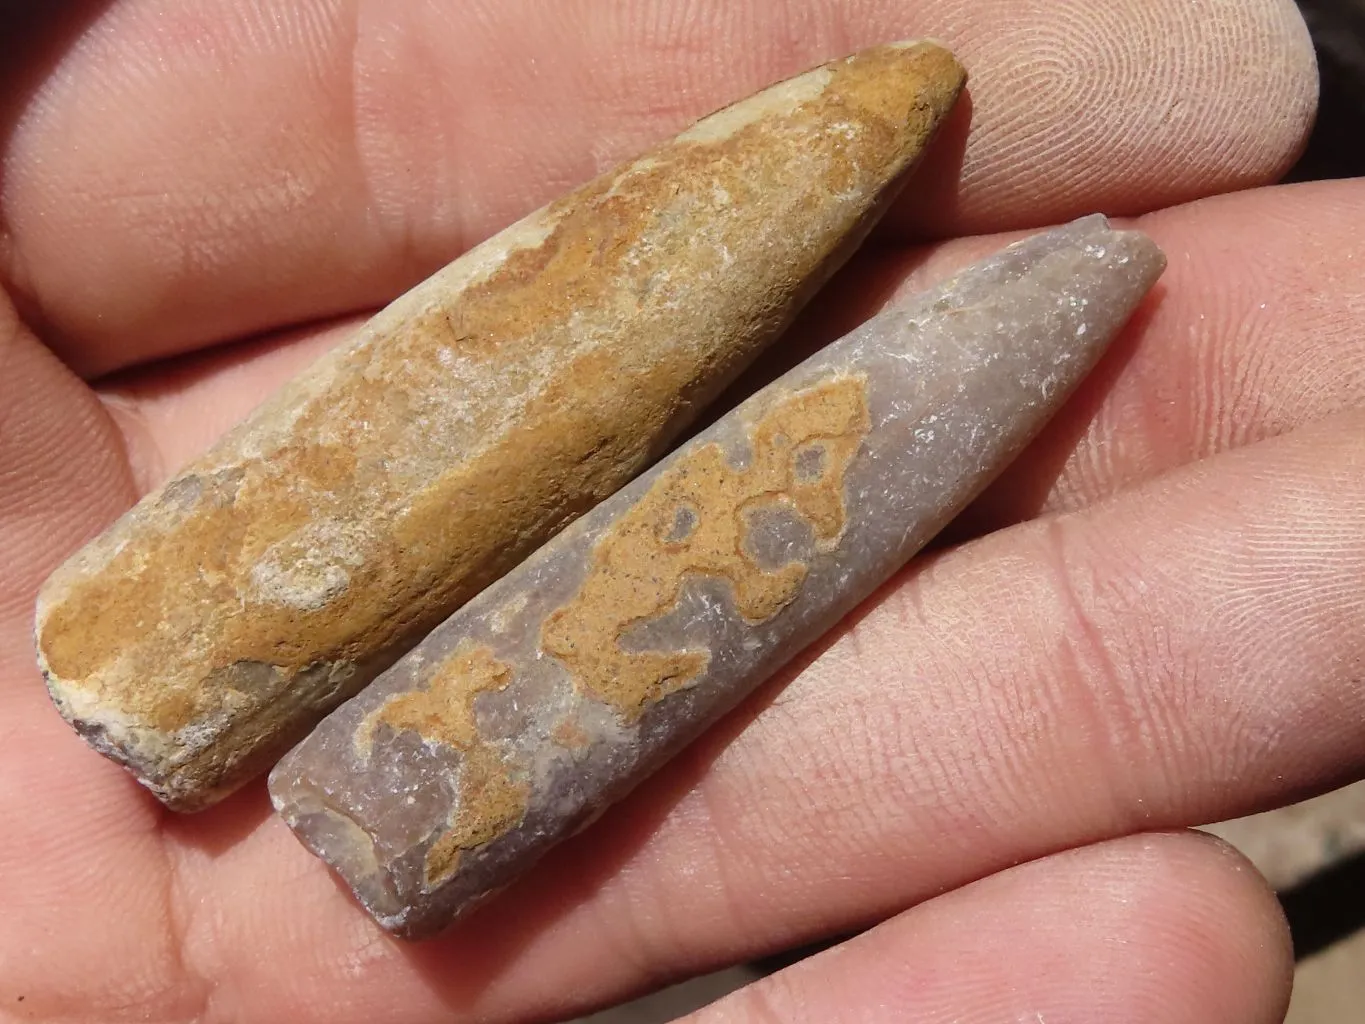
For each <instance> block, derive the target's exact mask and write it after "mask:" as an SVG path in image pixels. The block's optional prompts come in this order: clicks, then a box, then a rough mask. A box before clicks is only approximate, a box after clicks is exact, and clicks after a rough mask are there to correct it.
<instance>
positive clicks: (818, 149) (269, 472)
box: [37, 43, 964, 810]
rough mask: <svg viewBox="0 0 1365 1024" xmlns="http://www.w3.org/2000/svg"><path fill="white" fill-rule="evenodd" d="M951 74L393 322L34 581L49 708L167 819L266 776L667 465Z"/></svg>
mask: <svg viewBox="0 0 1365 1024" xmlns="http://www.w3.org/2000/svg"><path fill="white" fill-rule="evenodd" d="M963 77H964V76H963V72H962V69H961V67H960V66H959V65H958V63H957V62H956V61H955V60H954V59H953V57H952V55H951V54H949V53H948V52H947V51H945V50H944V49H942V48H941V47H938V46H935V45H933V44H928V43H907V44H898V45H891V46H883V47H877V48H874V49H870V50H866V51H863V52H861V53H859V54H856V55H854V56H852V57H848V58H846V59H843V60H837V61H833V62H831V63H829V64H827V65H824V66H822V67H820V68H817V69H815V70H813V71H810V72H808V73H806V74H804V75H801V76H798V77H796V78H793V79H791V80H789V81H787V82H785V83H782V84H779V85H776V86H774V87H773V88H771V89H768V90H766V91H764V92H762V93H759V94H757V95H756V96H754V97H752V98H750V99H748V100H745V101H742V102H740V103H738V104H736V105H734V106H732V107H730V108H727V109H726V110H723V111H720V112H719V113H717V114H714V115H712V116H711V117H709V118H707V119H705V120H703V121H701V122H699V123H698V124H697V125H695V126H694V127H692V128H691V129H689V130H688V131H686V132H684V133H683V134H682V135H680V136H679V137H677V138H676V139H674V140H673V141H671V142H668V143H665V144H663V145H662V146H660V147H658V148H657V149H655V150H653V151H652V152H650V153H649V154H647V155H645V156H643V157H641V158H640V159H638V160H635V161H633V162H631V163H628V164H625V165H623V166H622V167H620V168H618V169H616V170H614V171H612V172H610V173H608V174H605V175H603V176H602V177H600V178H598V179H597V180H595V181H593V182H590V183H589V184H587V185H585V186H583V187H582V188H581V189H579V190H578V191H576V192H574V193H572V194H570V195H568V196H566V197H565V198H563V199H561V200H558V201H557V202H554V203H552V204H550V205H549V206H547V207H545V208H544V209H542V210H540V211H538V212H536V213H533V214H531V215H530V216H529V217H527V218H526V219H525V220H523V221H522V222H520V223H518V224H516V225H514V226H512V227H511V228H509V229H507V230H506V231H504V232H503V233H502V234H500V235H498V236H496V237H494V238H491V239H489V240H488V241H487V242H485V243H484V244H482V245H480V246H479V247H477V248H476V249H474V250H472V251H470V252H469V253H467V254H465V255H464V256H462V257H461V258H460V259H458V260H456V261H455V262H454V263H452V264H451V265H450V266H448V267H446V268H445V269H444V270H442V271H440V272H439V273H437V274H436V275H434V276H433V277H431V278H430V279H429V280H427V281H426V282H424V283H422V284H421V285H418V286H417V287H416V288H414V289H413V290H412V291H411V292H409V293H408V294H406V295H404V296H403V297H402V298H400V299H398V300H397V301H395V302H394V303H393V304H392V305H391V306H389V307H388V308H387V309H385V310H384V311H383V312H381V313H380V314H378V315H377V316H376V317H375V318H374V319H373V320H372V321H371V322H370V323H369V324H368V325H366V326H365V327H364V328H363V329H362V330H361V331H360V332H359V333H358V335H357V336H356V337H355V338H354V339H353V340H352V341H351V342H349V343H348V344H345V345H344V346H342V347H340V348H339V349H337V350H336V351H334V352H332V353H331V354H329V355H327V356H326V357H324V358H323V359H322V360H321V361H319V362H318V363H317V364H316V365H314V366H313V367H311V368H310V369H309V370H308V371H307V372H305V373H304V374H303V375H302V376H300V377H299V378H297V379H296V380H294V381H293V382H292V383H290V384H289V385H287V386H286V387H285V388H284V389H283V390H282V391H280V392H279V393H278V394H277V395H276V396H274V397H273V398H272V399H270V400H269V401H267V402H266V403H265V404H264V405H263V406H261V407H260V408H259V409H258V410H257V411H256V412H254V413H253V414H252V415H251V417H250V418H249V419H248V420H247V421H246V422H245V423H243V424H242V425H241V426H239V427H238V428H236V429H235V430H233V431H231V432H230V433H229V434H228V435H227V436H225V437H224V438H223V439H222V440H221V441H220V442H219V443H218V444H217V445H215V446H214V447H213V448H212V449H211V450H210V451H209V452H207V453H206V454H205V455H204V456H202V457H201V458H199V459H197V460H195V462H193V463H192V464H191V465H190V466H188V467H186V468H185V469H184V470H183V471H182V472H181V473H180V474H179V475H178V476H177V477H176V478H175V479H173V480H172V481H170V482H169V483H168V484H166V485H165V486H164V487H162V488H161V489H160V490H158V491H156V492H155V493H153V494H150V495H148V496H147V497H146V498H145V499H144V500H143V501H141V502H140V503H139V504H138V505H137V506H136V507H135V508H134V509H133V510H131V511H130V512H129V513H128V514H127V515H126V516H124V517H123V518H122V519H120V520H119V521H118V522H117V523H116V524H114V525H113V526H112V527H111V528H110V529H109V530H108V531H107V532H106V533H105V534H104V535H102V536H101V537H99V538H97V539H96V540H95V541H93V542H92V543H91V544H89V545H88V546H87V547H86V548H84V549H83V550H81V551H79V552H78V553H76V554H75V555H74V556H73V557H72V558H71V559H70V560H68V561H67V562H66V563H65V564H64V565H63V566H61V567H60V568H59V569H58V570H57V571H56V572H55V573H54V574H53V575H52V577H51V578H50V579H49V580H48V582H47V584H46V585H45V586H44V588H43V590H42V593H41V595H40V597H39V601H38V608H37V650H38V656H39V660H40V663H41V667H42V669H43V672H44V674H45V676H46V678H47V680H48V686H49V689H50V692H51V694H52V697H53V699H54V701H55V703H56V704H57V706H58V708H59V709H60V710H61V712H62V713H63V714H64V715H65V716H66V717H67V718H68V719H69V720H70V721H71V722H72V723H73V724H74V725H75V726H76V728H77V729H78V730H79V731H80V732H81V733H82V734H83V735H85V736H86V738H87V739H88V740H89V741H90V742H91V743H92V744H94V745H95V746H96V747H97V748H98V749H100V750H101V751H102V752H104V753H105V754H107V755H109V756H111V757H113V758H115V759H116V760H118V761H119V762H121V763H122V764H124V765H125V766H126V767H128V768H129V769H130V770H131V771H132V772H133V773H134V774H135V775H136V776H137V777H138V778H139V780H140V781H141V782H143V783H144V784H145V785H146V786H148V787H149V788H150V789H151V790H152V791H153V792H155V793H156V794H157V796H159V797H160V798H161V799H162V800H163V801H164V802H166V803H167V804H168V805H170V806H171V807H173V808H176V809H179V810H193V809H197V808H200V807H203V806H206V805H208V804H210V803H212V802H214V801H216V800H218V799H220V798H221V797H223V796H224V795H226V794H227V793H229V792H231V791H232V790H233V789H234V788H236V787H237V786H238V785H240V784H241V783H242V782H244V781H245V780H246V779H248V778H250V777H251V776H252V775H254V774H256V773H258V772H260V771H261V770H263V769H265V768H266V767H268V766H269V764H270V762H271V761H273V759H274V758H276V757H277V756H278V755H279V754H280V753H281V752H282V751H283V750H284V749H287V747H288V745H290V744H292V743H293V742H295V741H297V740H298V739H299V738H300V737H301V736H303V735H304V734H305V733H306V731H307V730H308V729H309V728H310V727H311V726H312V725H313V724H314V723H315V722H316V721H317V720H318V719H319V718H320V717H321V716H322V715H323V714H324V713H326V712H327V711H328V710H329V709H331V708H332V707H334V706H335V705H336V704H338V703H339V702H340V701H342V700H343V699H345V698H346V697H347V696H349V695H351V694H353V693H355V692H357V691H358V690H359V689H360V688H361V687H362V686H364V685H365V684H366V683H367V682H369V681H370V680H371V679H372V678H373V677H374V675H375V674H376V673H377V672H378V671H380V670H381V669H382V668H384V667H385V666H386V665H388V664H390V663H392V661H393V659H394V658H396V657H397V656H398V655H399V654H401V653H402V651H404V650H405V649H407V648H408V647H410V646H411V645H412V644H413V643H414V642H415V641H416V640H417V639H418V638H419V637H420V636H422V635H423V634H424V633H425V632H426V631H428V630H429V629H430V628H431V627H433V626H434V625H436V624H437V623H438V622H440V621H441V620H442V619H444V618H445V617H446V616H448V615H449V614H450V613H451V612H452V611H453V610H455V609H456V608H458V607H459V606H460V605H461V604H463V603H464V602H465V601H467V600H468V599H469V598H470V597H471V596H473V595H474V594H476V593H477V592H478V591H479V590H480V589H481V588H483V587H484V586H486V585H487V584H488V583H490V582H491V581H492V580H494V579H496V578H498V577H499V576H501V575H502V574H503V573H505V572H506V571H507V570H509V569H510V568H512V567H513V566H515V565H516V564H517V562H518V561H520V560H521V559H522V558H523V557H525V555H527V554H528V553H529V552H530V551H532V550H534V548H535V547H536V545H538V544H539V543H541V542H543V541H544V540H545V539H546V538H548V537H550V536H551V535H553V533H554V532H555V531H556V530H558V529H560V528H562V527H563V526H564V525H565V524H566V523H567V522H570V521H571V520H573V519H574V518H575V517H576V516H578V515H580V514H582V513H583V512H584V511H586V510H587V509H589V508H591V507H592V506H593V505H595V504H596V503H597V502H599V501H601V500H602V499H603V498H605V497H607V496H608V495H610V494H611V493H612V492H613V491H615V490H616V489H617V488H618V487H620V486H621V485H622V484H623V483H625V482H626V481H627V480H629V479H630V478H631V477H632V476H634V475H635V474H637V473H638V472H639V471H640V470H642V469H643V468H644V467H645V466H646V465H647V464H648V463H649V462H650V461H651V460H652V459H654V458H657V457H658V455H659V454H660V453H661V452H662V451H664V450H666V448H667V446H668V444H669V442H670V441H671V440H672V439H674V438H675V437H676V436H677V434H678V433H679V431H680V430H682V429H683V427H685V426H686V424H687V423H688V422H689V421H690V420H691V419H692V417H693V416H694V415H695V413H696V412H697V411H698V410H699V409H700V407H701V406H703V405H704V404H705V403H706V402H707V401H708V400H709V399H710V398H712V397H713V396H714V395H715V394H717V393H718V392H719V391H720V390H721V389H722V388H723V387H724V385H725V384H727V383H728V382H729V381H730V380H732V379H733V378H734V376H735V375H736V374H737V373H738V372H739V371H740V370H741V369H743V368H744V366H746V365H747V364H748V363H749V362H750V361H751V360H752V359H753V357H754V356H755V355H756V354H757V353H758V352H759V351H760V350H761V349H762V348H763V346H764V345H766V344H767V343H768V342H769V341H770V340H772V339H773V338H774V337H775V336H776V335H777V334H778V333H779V332H780V331H781V330H782V329H783V328H784V327H785V326H786V325H787V324H788V323H789V321H790V319H791V317H792V316H793V315H794V313H795V311H796V310H797V309H798V308H799V307H800V306H801V305H802V303H803V302H804V301H805V300H806V299H807V298H808V297H809V296H810V294H811V293H812V292H813V291H814V290H815V289H816V288H818V287H819V285H820V284H821V283H823V282H824V281H825V280H826V279H827V278H828V276H829V275H830V274H831V273H832V272H833V271H834V270H835V269H836V268H837V267H838V266H839V264H840V263H841V262H842V261H843V259H844V258H846V256H847V254H848V252H849V251H850V249H851V248H852V247H853V246H855V245H856V244H857V242H858V241H860V240H861V238H862V237H863V236H864V235H865V233H866V232H867V230H869V229H870V227H871V225H872V223H873V222H874V221H875V220H876V218H877V217H878V216H879V215H880V213H881V211H883V210H884V208H885V206H886V204H887V202H888V200H889V198H890V197H891V196H892V195H893V194H894V192H895V191H896V188H897V186H898V185H899V183H901V182H902V181H903V180H904V175H905V172H906V170H907V169H908V168H909V167H910V166H911V164H912V163H913V162H914V161H915V159H916V158H917V157H918V155H919V154H920V153H921V152H922V150H923V149H924V146H925V145H926V143H927V142H928V140H929V139H930V137H931V136H932V134H933V132H934V130H935V128H936V127H937V125H938V124H939V123H940V122H941V121H942V119H943V118H944V117H945V116H946V114H947V112H948V111H949V110H950V108H951V107H952V105H953V103H954V101H955V99H956V97H957V95H958V93H959V91H960V89H961V87H962V84H963ZM627 382H628V386H627Z"/></svg>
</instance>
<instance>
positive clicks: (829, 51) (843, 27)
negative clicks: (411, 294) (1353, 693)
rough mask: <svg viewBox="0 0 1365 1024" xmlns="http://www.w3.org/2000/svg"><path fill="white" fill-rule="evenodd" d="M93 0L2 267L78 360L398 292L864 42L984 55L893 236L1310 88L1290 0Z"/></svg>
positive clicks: (993, 215)
mask: <svg viewBox="0 0 1365 1024" xmlns="http://www.w3.org/2000/svg"><path fill="white" fill-rule="evenodd" d="M96 10H97V11H98V13H97V14H95V15H93V16H90V17H89V18H88V21H86V22H84V23H79V24H75V25H73V26H72V27H71V34H72V36H73V37H74V38H73V39H72V40H71V41H70V42H69V44H68V45H66V46H65V47H56V48H55V50H56V52H57V53H58V54H59V56H58V57H57V58H56V59H55V60H54V59H53V58H52V57H51V56H50V52H51V51H48V50H44V49H43V48H35V50H34V52H35V53H37V54H39V56H38V57H35V58H34V59H41V60H48V61H49V62H50V67H47V68H38V69H34V68H32V67H29V68H26V69H22V70H23V72H24V73H25V74H28V75H30V76H36V77H37V78H38V79H39V80H40V81H39V84H38V85H37V86H36V88H34V89H33V91H32V94H31V96H28V97H27V100H26V102H21V103H19V104H18V105H17V109H16V110H15V111H14V113H13V116H12V119H11V120H12V130H11V131H10V133H9V136H8V142H7V146H6V148H5V152H4V166H5V170H6V173H5V180H4V188H3V193H0V223H3V226H4V233H3V237H4V242H5V244H4V246H3V248H0V256H3V259H2V260H0V269H3V271H4V274H5V276H6V277H7V278H8V280H9V281H10V283H11V284H12V285H13V286H14V288H15V289H16V290H17V292H18V293H19V294H20V295H21V296H22V297H23V299H24V300H25V305H26V310H27V312H28V314H29V315H30V318H31V319H32V320H33V322H34V323H35V324H36V325H38V326H39V327H40V328H41V330H42V333H43V334H44V337H45V338H46V339H47V340H48V341H49V342H50V343H51V344H53V345H54V347H55V348H56V350H57V351H58V352H59V353H60V354H61V355H62V356H63V358H65V359H66V360H67V361H68V362H70V364H71V365H73V366H75V367H77V368H79V369H80V370H81V372H83V373H84V374H86V375H93V374H99V373H103V372H106V371H108V370H111V369H114V368H117V367H123V366H127V365H130V364H134V363H140V362H143V361H145V360H147V359H150V358H154V357H158V356H164V355H168V354H172V353H176V352H183V351H187V350H190V349H195V348H199V347H203V346H206V345H210V344H213V343H215V342H220V341H223V340H226V339H230V338H235V337H239V336H243V335H247V334H253V333H256V332H259V331H262V330H266V329H270V328H276V327H279V326H282V325H286V324H291V323H298V322H302V321H308V320H313V319H316V318H319V317H326V316H332V315H335V314H339V313H342V312H345V311H351V310H356V309H360V308H366V307H370V306H374V305H378V304H381V303H383V302H385V301H387V300H388V299H390V298H392V297H393V296H394V295H395V294H397V293H398V292H399V291H400V290H402V289H403V288H404V287H406V286H408V285H410V284H412V283H414V282H415V281H416V280H417V279H418V278H420V277H421V276H423V275H425V274H426V273H428V272H430V271H432V270H434V269H435V268H436V267H437V266H439V265H440V264H442V263H443V262H445V261H447V260H449V259H450V258H452V257H453V256H454V255H456V254H457V253H459V252H460V251H462V250H463V249H465V248H467V247H468V246H470V245H471V244H473V243H474V242H476V241H478V240H480V239H482V238H484V237H486V236H487V235H488V234H490V233H491V232H492V231H494V230H496V229H497V228H499V227H501V226H503V225H505V224H507V223H508V222H510V221H511V220H513V219H514V218H516V217H517V216H519V215H520V214H523V213H525V212H527V211H529V210H530V209H531V208H533V207H535V206H537V205H539V204H540V203H542V202H544V201H545V200H547V199H549V198H551V197H552V196H553V195H554V194H556V193H558V192H560V191H562V190H564V189H565V188H566V187H568V186H570V185H572V184H574V183H577V182H581V181H583V180H585V179H587V178H589V177H591V176H592V175H593V174H595V173H597V172H598V171H600V170H602V169H603V168H605V167H606V166H608V165H609V164H611V163H613V162H615V161H617V160H619V159H621V158H623V157H626V156H628V155H630V154H631V153H633V152H635V151H638V150H639V149H641V148H643V147H644V146H646V145H647V144H648V143H650V142H653V141H655V140H658V139H660V138H662V137H665V136H667V135H668V134H669V133H671V132H673V131H675V130H677V129H678V128H680V127H681V126H682V125H683V124H684V123H685V122H686V121H688V120H689V119H691V118H694V117H696V116H698V115H700V114H702V113H705V112H706V111H707V110H710V109H712V108H714V107H716V106H718V105H721V104H723V103H725V102H727V101H729V100H731V99H733V98H735V97H737V96H740V95H744V94H745V93H747V92H749V91H752V90H753V89H756V88H759V87H761V86H762V85H764V84H765V83H768V82H770V81H773V80H775V79H778V78H780V77H782V76H784V75H787V74H790V73H794V72H795V71H797V70H799V69H801V68H803V67H805V66H808V65H810V64H812V63H815V62H818V61H820V60H822V59H827V58H829V57H832V56H835V55H838V54H840V53H844V52H847V51H849V50H852V49H856V48H858V47H860V46H863V45H866V44H870V43H874V42H882V41H886V40H888V39H894V38H901V37H905V36H938V37H941V38H943V39H944V40H945V41H946V42H948V43H949V44H950V45H952V46H953V47H954V48H956V49H958V50H960V52H961V55H962V57H963V59H964V61H965V62H966V63H967V65H968V67H969V70H970V71H971V74H972V76H973V77H972V85H971V95H972V126H971V131H970V134H969V135H968V136H967V138H966V139H965V143H961V144H962V145H965V149H962V151H961V153H960V160H959V159H958V154H954V153H952V152H943V153H940V155H939V158H938V161H937V163H938V166H937V169H931V170H933V174H932V175H931V178H932V179H933V180H930V178H925V179H921V180H920V181H919V182H918V184H917V185H916V186H915V187H912V188H911V189H910V195H909V197H908V199H907V203H906V205H905V206H904V207H903V208H902V209H901V210H900V211H899V212H898V213H896V214H895V215H894V216H893V219H892V221H893V224H897V225H899V227H900V231H901V233H902V234H906V233H910V234H919V233H922V232H926V231H927V232H933V233H938V234H944V233H959V232H971V233H977V232H983V231H989V230H1000V229H1003V228H1008V227H1023V226H1035V225H1039V224H1044V223H1050V222H1053V221H1057V220H1061V219H1065V218H1067V217H1069V216H1071V215H1073V214H1076V213H1081V212H1090V211H1092V210H1096V209H1099V210H1106V211H1109V212H1119V213H1136V212H1141V211H1144V210H1148V209H1153V208H1157V207H1160V206H1164V205H1168V204H1171V203H1174V202H1178V201H1182V200H1185V199H1190V198H1193V197H1195V196H1199V195H1206V194H1211V193H1216V192H1221V191H1226V190H1229V189H1235V188H1242V187H1246V186H1248V185H1253V184H1261V183H1264V182H1266V181H1269V180H1272V179H1273V178H1275V177H1276V176H1277V175H1278V174H1280V173H1281V172H1282V171H1283V170H1284V169H1285V168H1286V167H1287V166H1288V165H1289V163H1290V162H1291V161H1292V159H1293V157H1294V155H1295V153H1296V152H1297V151H1298V149H1299V147H1300V145H1301V143H1302V139H1303V137H1304V135H1305V133H1306V131H1307V128H1308V125H1309V123H1310V121H1311V117H1312V111H1313V107H1314V102H1315V97H1316V76H1315V72H1314V67H1313V58H1312V49H1311V46H1310V44H1309V40H1308V37H1307V34H1306V32H1305V30H1304V28H1303V25H1302V23H1301V21H1300V19H1299V16H1298V14H1297V11H1296V9H1295V7H1294V5H1293V4H1292V3H1291V2H1290V0H1210V2H1208V3H1204V4H1202V5H1200V6H1199V7H1197V8H1195V7H1191V6H1190V5H1189V4H1186V3H1184V2H1182V0H1157V2H1153V0H1122V2H1118V3H1110V4H1104V5H1099V6H1096V5H1094V4H1092V3H1089V2H1088V0H1047V2H1046V3H1037V4H1026V5H1020V4H1017V3H1015V2H1013V0H916V2H914V3H909V4H886V3H880V2H876V0H821V2H819V3H814V4H809V3H807V4H790V3H786V2H784V0H744V2H742V3H734V2H731V0H706V2H703V3H695V2H686V3H685V2H683V0H650V2H648V3H638V4H626V5H622V4H615V3H609V2H601V0H574V2H572V3H561V4H556V5H554V6H553V8H547V7H545V5H544V4H541V3H537V2H535V0H518V2H510V3H509V2H506V0H499V2H497V3H496V4H493V3H461V4H451V3H427V4H398V5H394V4H389V5H379V4H365V3H361V2H360V0H348V2H344V3H324V2H322V0H313V2H309V3H302V4H301V3H296V2H289V3H286V2H283V0H252V2H243V0H213V2H211V3H207V4H196V5H192V6H188V7H187V6H185V5H182V4H173V3H167V2H166V0H120V2H117V3H113V4H110V5H107V6H104V5H99V7H97V8H96ZM44 71H46V73H45V74H44V73H43V72H44ZM1247 97H1254V100H1253V101H1251V102H1248V100H1247ZM947 141H948V142H949V145H948V146H947V147H946V148H947V149H949V150H951V149H954V148H959V141H957V140H947Z"/></svg>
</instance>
